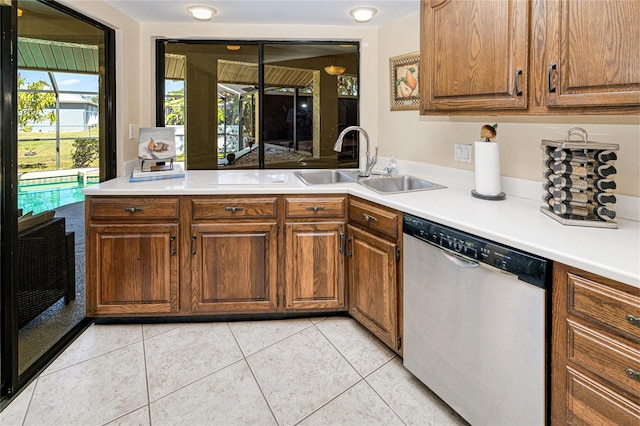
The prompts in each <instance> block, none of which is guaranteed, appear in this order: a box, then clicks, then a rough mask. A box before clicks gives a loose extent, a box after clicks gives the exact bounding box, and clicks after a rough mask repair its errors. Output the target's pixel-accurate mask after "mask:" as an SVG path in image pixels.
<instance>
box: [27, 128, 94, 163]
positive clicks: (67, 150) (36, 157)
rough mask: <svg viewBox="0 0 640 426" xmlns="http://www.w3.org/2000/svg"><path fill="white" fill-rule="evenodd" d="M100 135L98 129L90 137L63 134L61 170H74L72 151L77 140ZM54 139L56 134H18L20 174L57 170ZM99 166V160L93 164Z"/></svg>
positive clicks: (85, 134) (81, 133)
mask: <svg viewBox="0 0 640 426" xmlns="http://www.w3.org/2000/svg"><path fill="white" fill-rule="evenodd" d="M98 134H99V132H98V130H97V129H92V130H91V135H89V132H67V133H63V134H61V135H60V139H61V140H60V169H71V168H73V160H72V158H71V151H72V150H73V142H74V141H75V139H76V138H87V137H92V138H98ZM54 138H55V134H54V133H44V132H33V133H25V132H20V133H19V134H18V139H19V141H18V172H19V173H24V172H35V171H46V170H56V141H55V139H54ZM63 138H64V139H63ZM66 138H71V139H66ZM43 139H47V140H43ZM34 153H35V154H34ZM98 165H99V160H98V159H96V160H94V161H93V163H91V166H92V167H98Z"/></svg>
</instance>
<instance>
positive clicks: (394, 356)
mask: <svg viewBox="0 0 640 426" xmlns="http://www.w3.org/2000/svg"><path fill="white" fill-rule="evenodd" d="M314 326H316V328H317V329H318V331H319V332H320V334H321V335H322V336H323V337H324V338H325V339H327V341H328V342H329V343H330V344H331V346H333V347H334V348H335V349H336V351H338V353H339V354H340V356H341V357H342V358H344V360H345V361H346V362H347V363H348V364H349V365H350V366H351V368H353V369H354V370H355V371H356V373H358V375H359V376H360V377H361V378H362V380H360V381H364V382H365V383H366V384H367V386H369V388H371V390H372V391H373V392H375V394H376V395H378V397H379V398H380V399H381V400H382V401H383V402H384V403H385V405H386V406H387V407H389V409H391V411H392V412H393V414H395V415H396V417H398V419H400V421H401V422H402V423H404V424H405V425H406V424H407V423H406V422H405V421H404V419H403V418H402V417H400V415H399V414H398V413H397V412H396V410H394V409H393V407H391V405H389V402H388V401H387V400H386V399H384V398H383V397H382V395H380V394H379V393H378V392H377V391H376V389H375V388H374V387H373V386H371V384H370V383H369V382H368V381H367V380H366V378H367V377H369V376H371V375H372V374H373V373H375V372H376V371H378V370H380V369H381V368H382V367H384V366H385V365H387V364H388V363H390V362H391V361H393V360H394V359H396V358H397V357H398V355H397V354H396V353H394V354H393V356H392V357H391V359H389V360H387V361H385V362H384V363H382V365H380V366H379V367H378V368H376V369H374V370H373V371H371V372H370V373H369V374H367V375H366V376H363V375H362V374H360V372H359V371H358V370H357V369H356V368H355V367H354V366H353V365H351V363H350V362H349V360H348V359H347V358H346V357H345V356H344V354H343V353H342V352H340V350H339V349H338V348H337V347H336V346H335V345H334V344H333V342H332V341H331V339H329V337H327V336H326V335H325V334H324V333H323V332H322V330H320V328H319V327H318V326H317V325H316V324H314ZM360 381H358V383H360ZM354 386H355V385H354ZM352 387H353V386H352ZM345 392H346V391H345ZM343 393H344V392H343ZM340 395H342V394H340ZM336 398H337V397H336ZM334 399H335V398H334ZM329 402H331V401H329ZM327 404H328V403H327ZM325 405H326V404H325ZM323 407H324V405H323ZM321 408H322V407H321ZM316 411H317V410H316ZM314 412H315V411H314ZM307 417H308V416H307ZM305 418H306V417H305ZM303 420H304V419H303Z"/></svg>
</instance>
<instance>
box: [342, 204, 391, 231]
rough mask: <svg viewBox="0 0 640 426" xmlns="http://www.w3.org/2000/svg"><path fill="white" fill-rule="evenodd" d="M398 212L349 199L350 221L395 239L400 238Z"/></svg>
mask: <svg viewBox="0 0 640 426" xmlns="http://www.w3.org/2000/svg"><path fill="white" fill-rule="evenodd" d="M398 216H399V215H398V213H396V212H393V211H389V210H383V209H382V208H379V207H375V206H372V205H370V204H366V203H363V202H361V201H358V200H349V223H351V224H354V223H355V224H358V225H360V226H362V227H364V228H366V229H370V230H373V231H377V232H380V233H382V234H384V235H387V236H389V237H391V238H393V239H396V238H398V220H399V217H398Z"/></svg>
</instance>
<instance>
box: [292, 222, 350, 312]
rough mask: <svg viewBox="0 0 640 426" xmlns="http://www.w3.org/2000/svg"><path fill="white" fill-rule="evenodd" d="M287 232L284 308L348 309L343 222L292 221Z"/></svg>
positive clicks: (310, 309) (309, 309) (308, 309)
mask: <svg viewBox="0 0 640 426" xmlns="http://www.w3.org/2000/svg"><path fill="white" fill-rule="evenodd" d="M285 232H286V237H285V240H286V259H285V265H284V267H285V270H286V280H285V283H286V284H285V298H286V299H285V304H284V305H285V308H286V309H288V310H306V311H312V310H341V309H346V306H345V285H344V269H345V265H344V222H331V223H289V224H287V225H286V231H285Z"/></svg>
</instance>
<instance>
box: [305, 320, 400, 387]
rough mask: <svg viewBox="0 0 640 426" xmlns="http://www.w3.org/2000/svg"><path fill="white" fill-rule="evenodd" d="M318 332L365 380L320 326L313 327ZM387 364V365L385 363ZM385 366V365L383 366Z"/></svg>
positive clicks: (361, 376) (362, 377)
mask: <svg viewBox="0 0 640 426" xmlns="http://www.w3.org/2000/svg"><path fill="white" fill-rule="evenodd" d="M313 326H314V327H315V328H316V330H318V332H319V333H320V334H321V335H322V337H324V338H325V339H326V341H327V342H329V344H330V345H331V346H332V347H333V349H335V350H336V352H338V354H340V356H341V357H342V358H343V359H344V360H345V361H346V362H347V364H349V367H351V368H353V370H354V371H355V372H356V373H357V374H358V376H360V378H361V379H364V376H363V375H362V374H360V372H359V371H358V369H357V368H356V367H354V366H353V364H351V362H350V361H349V360H348V359H347V357H346V356H344V354H343V353H342V352H340V349H338V348H337V346H336V345H334V344H333V342H332V341H331V339H329V337H327V335H325V334H324V333H323V332H322V330H320V328H319V327H318V326H316V325H315V324H314V325H313ZM392 359H393V358H392ZM385 364H386V363H385ZM383 365H384V364H383Z"/></svg>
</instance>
